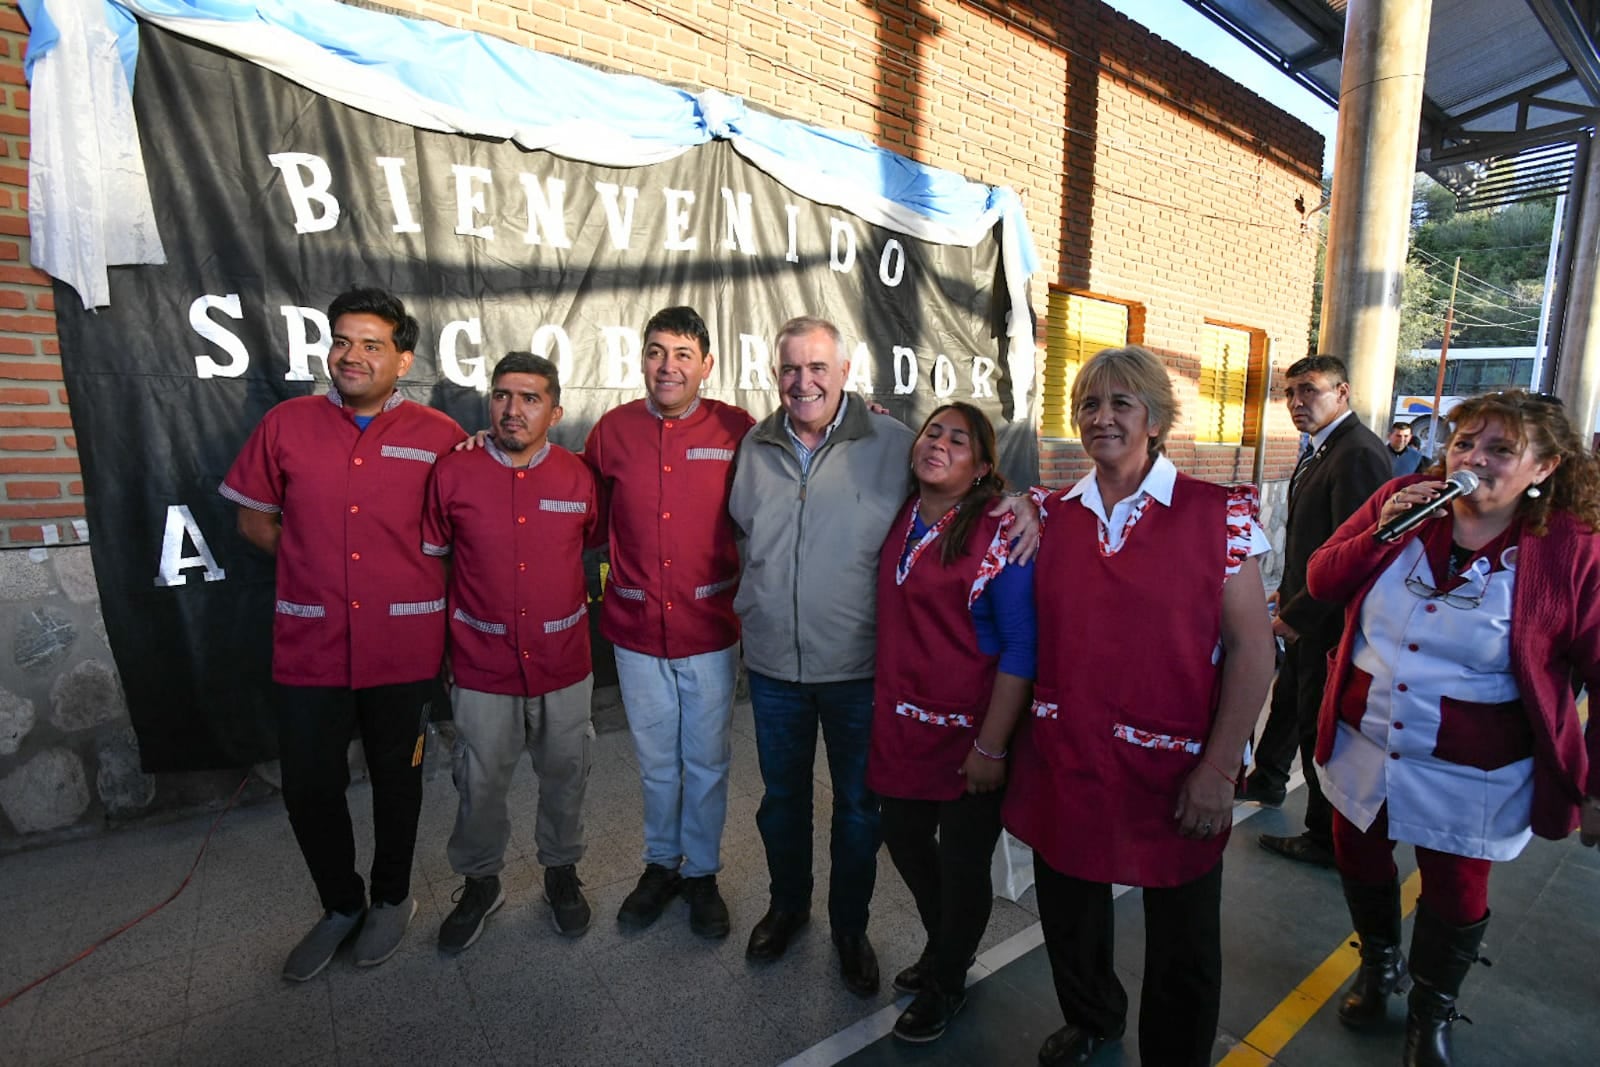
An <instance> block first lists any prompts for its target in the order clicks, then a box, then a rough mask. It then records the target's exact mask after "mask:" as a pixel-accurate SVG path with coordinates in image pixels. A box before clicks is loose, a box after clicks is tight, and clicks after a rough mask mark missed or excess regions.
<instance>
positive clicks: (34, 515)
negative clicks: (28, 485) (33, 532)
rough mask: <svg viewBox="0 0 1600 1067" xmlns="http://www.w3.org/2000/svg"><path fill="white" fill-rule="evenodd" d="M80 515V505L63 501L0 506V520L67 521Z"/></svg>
mask: <svg viewBox="0 0 1600 1067" xmlns="http://www.w3.org/2000/svg"><path fill="white" fill-rule="evenodd" d="M82 515H83V505H82V504H74V503H71V502H70V501H65V500H62V501H57V502H56V503H54V504H0V519H67V518H81V517H82Z"/></svg>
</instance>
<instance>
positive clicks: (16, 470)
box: [0, 456, 83, 474]
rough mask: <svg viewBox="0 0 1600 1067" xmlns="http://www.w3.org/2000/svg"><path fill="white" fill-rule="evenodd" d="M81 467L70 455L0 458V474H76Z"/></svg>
mask: <svg viewBox="0 0 1600 1067" xmlns="http://www.w3.org/2000/svg"><path fill="white" fill-rule="evenodd" d="M82 469H83V468H82V467H80V466H79V464H78V461H77V460H76V459H73V458H72V457H70V456H66V457H56V456H50V457H44V456H40V457H37V458H35V457H31V456H30V457H29V458H27V459H4V458H0V474H77V473H78V472H79V471H81V470H82Z"/></svg>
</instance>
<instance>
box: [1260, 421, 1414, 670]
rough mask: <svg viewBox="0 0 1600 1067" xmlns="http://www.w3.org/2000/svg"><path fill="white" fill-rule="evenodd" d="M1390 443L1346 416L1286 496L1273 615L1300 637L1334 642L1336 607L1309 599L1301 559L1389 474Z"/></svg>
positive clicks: (1337, 618)
mask: <svg viewBox="0 0 1600 1067" xmlns="http://www.w3.org/2000/svg"><path fill="white" fill-rule="evenodd" d="M1392 456H1393V453H1392V452H1390V451H1389V446H1388V445H1387V444H1385V443H1384V442H1383V440H1382V439H1381V438H1379V437H1378V435H1377V434H1375V433H1373V432H1372V431H1371V430H1369V429H1367V428H1366V427H1365V426H1363V425H1362V424H1361V420H1360V419H1358V418H1357V417H1356V416H1355V415H1354V414H1351V415H1350V416H1349V417H1348V418H1346V419H1345V420H1344V421H1343V422H1341V423H1339V425H1337V426H1335V427H1334V428H1333V432H1332V433H1330V434H1329V435H1328V439H1327V440H1326V441H1324V442H1322V447H1321V448H1319V449H1317V451H1316V452H1315V453H1313V454H1312V457H1311V460H1310V465H1309V466H1308V467H1307V468H1306V470H1305V473H1304V474H1302V475H1301V476H1300V480H1299V482H1298V483H1297V484H1296V485H1295V490H1294V494H1293V495H1292V496H1291V497H1290V498H1289V518H1288V522H1287V524H1286V529H1285V530H1284V536H1283V579H1282V581H1281V582H1279V584H1278V617H1279V618H1280V619H1282V620H1283V621H1284V622H1285V623H1287V624H1288V625H1289V626H1291V627H1293V628H1294V630H1295V632H1296V633H1298V634H1299V635H1300V636H1301V638H1302V639H1309V640H1312V641H1316V642H1318V643H1320V644H1323V645H1326V646H1328V647H1329V648H1331V647H1333V646H1334V645H1335V644H1337V643H1338V641H1339V631H1340V628H1341V621H1342V619H1341V614H1340V605H1338V604H1326V603H1323V602H1322V601H1319V600H1313V599H1312V598H1311V595H1310V594H1309V593H1308V592H1306V563H1307V562H1308V561H1309V560H1310V559H1311V553H1313V552H1315V551H1316V550H1317V549H1319V548H1321V547H1322V544H1323V542H1325V541H1326V540H1327V539H1328V538H1330V537H1332V536H1333V531H1335V530H1337V529H1338V528H1339V524H1340V523H1341V522H1343V521H1344V520H1345V519H1348V518H1349V517H1350V516H1351V515H1352V514H1353V513H1354V512H1355V510H1356V509H1357V508H1359V507H1360V506H1361V505H1362V504H1365V503H1366V502H1367V498H1368V497H1370V496H1371V495H1372V494H1373V493H1375V492H1377V490H1378V486H1380V485H1382V484H1383V483H1384V482H1387V481H1388V480H1389V479H1390V478H1391V477H1393V475H1392V474H1390V467H1391V457H1392Z"/></svg>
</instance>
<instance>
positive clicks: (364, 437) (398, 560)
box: [219, 289, 465, 982]
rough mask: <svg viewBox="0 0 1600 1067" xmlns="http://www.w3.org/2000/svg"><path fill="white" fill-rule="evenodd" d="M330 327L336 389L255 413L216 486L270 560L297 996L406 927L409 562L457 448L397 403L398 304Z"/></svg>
mask: <svg viewBox="0 0 1600 1067" xmlns="http://www.w3.org/2000/svg"><path fill="white" fill-rule="evenodd" d="M328 322H329V323H330V325H331V328H332V334H333V341H332V344H331V346H330V350H329V352H328V370H329V372H330V374H331V376H332V378H333V388H332V389H330V390H329V391H328V393H327V394H326V395H325V396H304V397H297V398H295V399H293V400H286V401H284V402H283V403H281V404H279V405H278V406H277V407H275V408H273V409H272V410H271V411H269V412H267V414H266V416H265V417H264V418H263V419H262V420H261V424H260V425H259V426H257V427H256V429H255V432H254V433H252V434H251V435H250V439H249V440H248V441H247V442H245V446H244V449H243V451H241V452H240V453H239V458H238V459H236V460H235V461H234V464H233V467H232V468H231V469H230V470H229V471H228V474H227V477H226V478H224V479H223V482H222V485H221V486H220V487H219V491H220V492H221V493H222V495H223V496H225V497H227V498H228V499H229V500H232V501H233V502H234V503H236V504H238V505H239V532H240V533H241V534H242V535H243V536H244V537H245V539H246V540H248V541H249V542H250V543H251V544H253V545H255V546H256V547H258V548H260V549H261V550H262V551H264V552H267V553H269V554H271V555H273V556H275V557H277V614H276V618H275V622H274V624H273V628H272V678H273V681H274V682H276V683H277V705H278V752H279V758H280V761H281V764H282V774H283V801H284V806H285V807H287V808H288V810H289V823H290V825H291V826H293V827H294V834H295V839H296V840H297V841H298V842H299V844H300V851H301V853H302V854H303V855H304V856H305V860H306V866H307V867H309V868H310V870H311V877H312V880H313V881H315V882H316V886H317V893H318V895H319V896H320V897H321V899H322V908H323V916H322V918H321V919H320V920H319V921H318V922H317V923H316V925H315V926H313V927H312V928H311V931H310V932H309V933H307V934H306V936H305V937H304V938H303V939H301V941H300V943H299V944H298V945H296V946H295V949H294V951H293V952H291V953H290V954H289V959H288V961H287V962H286V963H285V964H284V968H283V976H284V977H285V978H287V979H290V980H292V981H296V982H303V981H306V980H308V979H310V978H312V977H314V976H315V975H316V974H318V973H319V972H320V971H321V970H322V969H323V968H324V967H326V966H327V965H328V962H329V961H330V960H331V959H332V958H333V955H334V953H335V952H336V951H337V950H338V949H339V946H340V945H342V944H343V943H344V942H345V941H347V940H349V939H350V938H351V937H354V936H356V935H357V931H358V930H359V931H360V935H359V938H358V939H357V941H356V946H355V961H356V964H357V965H358V966H362V967H369V966H373V965H375V964H379V963H382V962H383V961H384V960H386V959H388V958H389V957H390V956H392V955H394V953H395V950H396V949H398V948H399V947H400V939H401V937H402V936H404V934H405V930H406V926H407V925H408V924H409V923H410V921H411V917H412V915H414V914H415V913H416V907H417V905H416V901H415V900H413V899H412V896H411V860H412V853H413V850H414V848H415V845H416V838H417V816H418V814H419V813H420V811H421V809H422V747H421V746H422V739H423V736H424V735H423V730H424V728H425V727H426V725H427V705H428V695H429V693H430V692H432V686H433V685H434V679H435V677H436V676H437V675H438V673H439V663H440V660H441V658H442V657H443V654H444V570H443V568H442V567H441V566H440V565H439V562H438V561H437V560H433V559H429V558H428V557H427V556H425V555H423V553H422V549H421V540H422V537H421V522H422V496H423V490H424V489H425V488H426V486H427V480H428V475H429V473H430V472H431V471H432V470H433V464H434V461H435V460H437V459H438V458H439V456H441V455H444V454H446V453H448V452H449V451H450V449H451V448H452V447H453V446H454V445H455V444H456V443H457V442H459V441H460V440H461V439H462V438H463V437H464V436H465V434H463V433H462V432H461V427H459V426H457V425H456V423H455V422H454V421H453V420H452V419H451V418H450V417H449V416H447V415H445V414H443V413H441V412H438V411H435V410H434V409H432V408H430V407H426V406H424V405H422V404H416V403H413V402H411V401H408V400H405V399H402V398H401V396H400V394H399V393H397V392H395V382H396V381H398V380H399V378H400V377H401V376H402V375H404V374H405V373H406V371H408V370H410V369H411V361H412V349H414V348H415V347H416V344H417V334H418V332H419V328H418V326H417V320H416V319H414V318H412V317H411V316H410V315H409V314H407V313H406V309H405V305H404V304H403V303H401V301H400V300H399V299H398V298H396V297H394V296H392V295H390V294H389V293H386V292H383V291H382V290H379V289H352V290H351V291H349V292H347V293H343V294H341V295H340V296H339V297H338V298H337V299H335V300H334V301H333V303H332V305H331V306H329V308H328ZM358 728H359V730H360V734H361V743H362V747H363V748H364V749H365V750H366V759H367V772H368V775H369V776H370V778H371V780H372V822H373V838H374V841H373V846H374V847H373V857H372V872H371V877H372V886H371V891H372V907H371V909H370V910H369V909H368V908H367V887H366V886H365V885H363V884H362V881H361V876H360V875H359V874H357V873H356V870H355V860H356V850H355V836H354V832H353V830H352V829H351V824H350V809H349V807H348V806H347V805H346V803H345V796H344V794H345V789H346V787H347V786H348V785H349V784H350V773H349V768H348V765H347V763H346V761H345V751H346V749H347V748H348V746H349V743H350V736H351V734H352V733H354V732H355V731H356V730H357V729H358Z"/></svg>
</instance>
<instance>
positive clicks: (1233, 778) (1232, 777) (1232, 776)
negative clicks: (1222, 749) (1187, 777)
mask: <svg viewBox="0 0 1600 1067" xmlns="http://www.w3.org/2000/svg"><path fill="white" fill-rule="evenodd" d="M1200 758H1201V759H1203V760H1205V761H1206V766H1208V767H1210V768H1211V769H1212V770H1214V771H1216V772H1217V773H1218V774H1220V775H1222V777H1224V778H1226V779H1227V780H1228V781H1230V782H1237V781H1238V780H1239V772H1238V771H1225V770H1223V769H1222V768H1221V767H1220V766H1218V765H1217V764H1216V762H1215V761H1213V760H1212V758H1211V757H1210V756H1208V755H1206V754H1205V753H1204V752H1202V753H1200Z"/></svg>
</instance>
